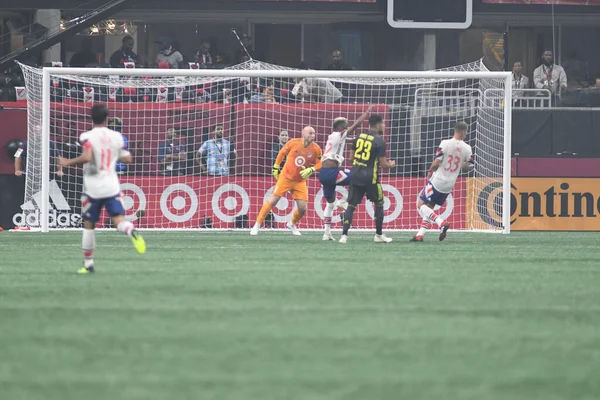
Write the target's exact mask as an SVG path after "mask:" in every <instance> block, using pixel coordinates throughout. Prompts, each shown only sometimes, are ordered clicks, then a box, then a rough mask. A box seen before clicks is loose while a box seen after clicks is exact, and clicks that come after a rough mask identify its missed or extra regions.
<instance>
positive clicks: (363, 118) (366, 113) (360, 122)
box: [346, 106, 373, 135]
mask: <svg viewBox="0 0 600 400" xmlns="http://www.w3.org/2000/svg"><path fill="white" fill-rule="evenodd" d="M372 109H373V106H369V108H367V111H365V112H364V113H362V115H361V116H360V117H358V119H357V120H356V121H355V122H354V123H353V124H352V126H351V127H350V128H348V129H347V130H346V135H349V134H351V133H352V132H354V131H355V130H356V128H358V127H359V126H360V124H362V122H363V121H364V120H365V119H367V117H368V116H369V113H370V112H371V110H372Z"/></svg>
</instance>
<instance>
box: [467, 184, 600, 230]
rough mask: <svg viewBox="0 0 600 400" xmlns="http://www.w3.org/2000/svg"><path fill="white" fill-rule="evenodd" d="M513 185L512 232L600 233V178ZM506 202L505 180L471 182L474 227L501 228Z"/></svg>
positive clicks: (470, 207)
mask: <svg viewBox="0 0 600 400" xmlns="http://www.w3.org/2000/svg"><path fill="white" fill-rule="evenodd" d="M511 186H512V187H511V196H510V197H511V199H510V202H511V215H510V227H511V230H515V231H600V218H598V216H600V179H598V178H512V185H511ZM502 199H503V196H502V181H501V180H499V179H485V178H484V179H479V178H473V179H469V180H468V182H467V202H468V204H467V210H469V211H468V212H469V213H471V214H472V215H470V216H468V217H467V221H469V223H470V224H471V225H472V226H471V227H472V228H478V227H483V226H485V225H488V224H489V225H493V226H496V227H498V228H500V227H501V226H502V212H501V210H502ZM469 203H470V204H469Z"/></svg>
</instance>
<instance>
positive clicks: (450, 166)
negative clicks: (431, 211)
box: [430, 138, 473, 193]
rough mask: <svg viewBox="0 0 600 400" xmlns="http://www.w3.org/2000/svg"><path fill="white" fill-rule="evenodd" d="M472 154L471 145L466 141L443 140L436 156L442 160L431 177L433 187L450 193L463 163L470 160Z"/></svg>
mask: <svg viewBox="0 0 600 400" xmlns="http://www.w3.org/2000/svg"><path fill="white" fill-rule="evenodd" d="M472 155H473V151H472V150H471V146H469V145H468V144H466V143H465V142H464V141H462V140H456V139H454V138H452V139H447V140H442V143H440V147H439V148H438V150H437V152H436V155H435V158H436V159H441V160H442V162H441V163H440V166H439V167H438V169H437V170H436V171H435V172H434V173H433V176H432V177H431V179H430V181H431V184H432V185H433V187H434V188H435V189H436V190H437V191H438V192H441V193H450V192H451V191H452V188H453V187H454V184H455V183H456V179H458V175H459V174H460V173H461V171H462V166H463V164H464V163H465V162H468V161H469V160H470V159H471V156H472Z"/></svg>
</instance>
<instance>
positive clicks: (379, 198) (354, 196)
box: [348, 183, 383, 206]
mask: <svg viewBox="0 0 600 400" xmlns="http://www.w3.org/2000/svg"><path fill="white" fill-rule="evenodd" d="M365 194H366V195H367V199H368V200H370V201H372V202H373V203H381V202H383V189H382V188H381V184H380V183H375V184H368V185H364V186H363V185H355V184H353V183H351V184H350V193H349V194H348V204H351V205H353V206H357V205H359V204H360V203H361V202H362V199H363V197H364V196H365Z"/></svg>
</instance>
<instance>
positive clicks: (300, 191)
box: [273, 175, 308, 201]
mask: <svg viewBox="0 0 600 400" xmlns="http://www.w3.org/2000/svg"><path fill="white" fill-rule="evenodd" d="M287 192H290V193H291V194H292V199H294V200H304V201H308V186H306V181H305V180H302V181H292V180H290V179H288V178H286V177H285V176H283V175H280V176H279V179H278V180H277V184H276V185H275V190H273V194H274V195H276V196H280V197H283V196H285V194H286V193H287Z"/></svg>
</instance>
